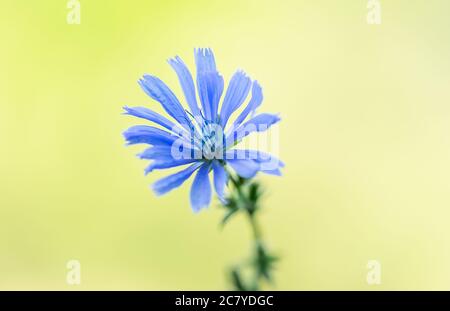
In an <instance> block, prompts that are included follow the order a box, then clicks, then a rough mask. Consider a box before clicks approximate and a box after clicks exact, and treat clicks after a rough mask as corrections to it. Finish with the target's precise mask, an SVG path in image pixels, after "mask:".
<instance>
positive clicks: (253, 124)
mask: <svg viewBox="0 0 450 311" xmlns="http://www.w3.org/2000/svg"><path fill="white" fill-rule="evenodd" d="M280 120H281V118H280V117H279V116H278V115H275V114H270V113H261V114H259V115H257V116H255V117H253V118H252V119H250V120H248V121H247V122H245V123H244V124H242V125H240V126H239V127H238V128H237V129H236V130H233V131H232V132H231V133H229V134H228V135H227V140H226V146H227V147H231V146H233V145H234V144H235V143H236V142H239V141H240V140H241V139H243V138H244V137H246V136H248V135H249V134H251V133H253V132H263V131H266V130H267V129H269V127H271V126H272V125H273V124H275V123H277V122H278V121H280Z"/></svg>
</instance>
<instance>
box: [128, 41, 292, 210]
mask: <svg viewBox="0 0 450 311" xmlns="http://www.w3.org/2000/svg"><path fill="white" fill-rule="evenodd" d="M194 54H195V63H196V67H197V79H196V86H195V84H194V80H193V78H192V75H191V73H190V71H189V69H188V68H187V66H186V65H185V63H184V62H183V61H182V60H181V58H179V57H178V56H177V57H175V58H173V59H170V60H169V64H170V65H171V66H172V68H173V69H174V70H175V72H176V74H177V76H178V79H179V82H180V85H181V88H182V90H183V93H184V97H185V100H186V103H187V105H188V106H189V110H188V109H184V108H183V106H182V105H181V103H180V101H179V100H178V99H177V97H176V96H175V94H174V93H173V92H172V91H171V90H170V89H169V88H168V87H167V85H166V84H164V82H162V81H161V80H160V79H158V78H157V77H155V76H151V75H144V76H143V77H142V79H141V80H139V85H140V86H141V88H142V89H143V90H144V92H145V93H147V95H149V96H150V97H151V98H153V99H154V100H156V101H158V102H159V103H160V104H161V105H162V107H163V108H164V110H165V111H166V112H167V113H168V114H169V115H170V117H171V118H172V119H173V120H169V119H167V118H166V117H164V116H162V115H160V114H158V113H156V112H154V111H152V110H150V109H148V108H144V107H132V108H131V107H124V109H125V113H126V114H128V115H132V116H135V117H138V118H142V119H146V120H148V121H150V122H152V123H153V124H155V125H157V127H155V126H151V125H137V126H133V127H131V128H129V129H128V130H126V131H125V132H124V137H125V139H126V141H127V142H128V144H130V145H131V144H147V145H150V147H149V148H148V149H146V150H144V151H143V152H142V153H141V154H139V157H140V158H141V159H146V160H151V161H152V162H151V163H150V165H149V166H148V167H147V168H146V169H145V173H146V174H148V173H150V172H151V171H153V170H155V169H167V168H172V167H179V166H184V168H183V169H182V170H181V171H179V172H177V173H175V174H172V175H169V176H167V177H165V178H162V179H160V180H158V181H157V182H156V183H155V184H154V185H153V190H154V191H155V193H156V194H158V195H162V194H165V193H167V192H169V191H170V190H172V189H174V188H177V187H179V186H181V185H182V184H183V183H184V182H185V181H186V180H187V179H188V178H189V177H190V176H191V175H193V174H194V172H196V175H195V178H194V181H193V184H192V188H191V193H190V201H191V206H192V209H193V210H194V211H195V212H197V211H199V210H200V209H202V208H204V207H208V206H209V204H210V203H211V198H212V187H211V183H210V180H209V173H210V172H211V171H212V172H213V184H214V188H215V192H216V193H217V196H218V197H219V199H220V200H221V201H223V202H224V201H225V190H226V186H227V182H228V173H227V171H226V168H231V169H232V170H233V171H234V172H235V173H236V174H237V175H239V176H241V177H243V178H252V177H254V176H255V175H256V174H257V172H259V171H261V172H264V173H267V174H273V175H281V171H280V168H281V167H283V166H284V164H283V163H282V162H281V161H279V160H278V159H277V158H275V157H274V156H271V155H269V154H267V153H264V152H261V151H256V150H248V149H243V150H241V149H235V148H234V147H235V146H236V145H237V144H238V143H239V142H240V141H241V140H242V139H243V138H244V137H246V136H247V135H249V134H251V133H252V132H261V131H265V130H267V129H268V128H269V127H270V126H271V125H273V124H275V123H277V122H278V121H279V120H280V118H279V116H278V115H274V114H267V113H262V114H258V115H255V111H256V109H257V108H258V107H259V106H260V105H261V103H262V100H263V95H262V89H261V87H260V85H259V84H258V82H257V81H253V82H252V81H251V80H250V78H249V77H248V76H247V75H246V74H245V73H244V72H242V71H237V72H236V73H235V74H234V75H233V77H232V78H231V80H230V83H229V85H228V88H227V90H226V92H225V95H224V97H223V100H222V103H221V105H220V110H219V103H220V101H221V98H222V94H223V91H224V80H223V77H222V76H221V75H220V74H219V72H218V71H217V69H216V62H215V59H214V55H213V53H212V51H211V50H210V49H196V50H195V52H194ZM196 88H197V93H198V99H199V103H200V105H198V101H197V93H196ZM250 91H251V98H250V100H249V102H248V103H247V105H246V106H245V107H244V109H242V111H241V112H240V113H239V114H238V116H237V117H236V118H235V119H234V121H233V122H232V123H231V124H230V122H229V121H230V117H231V116H232V114H233V113H235V112H236V111H237V110H238V108H240V107H241V106H242V105H243V103H244V101H245V100H246V98H247V96H248V94H249V93H250Z"/></svg>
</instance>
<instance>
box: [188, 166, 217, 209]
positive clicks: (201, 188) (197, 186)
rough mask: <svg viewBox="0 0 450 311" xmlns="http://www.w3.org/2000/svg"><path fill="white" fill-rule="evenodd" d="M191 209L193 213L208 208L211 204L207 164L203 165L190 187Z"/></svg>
mask: <svg viewBox="0 0 450 311" xmlns="http://www.w3.org/2000/svg"><path fill="white" fill-rule="evenodd" d="M190 197H191V207H192V210H193V211H194V212H198V211H200V210H201V209H202V208H204V207H208V206H209V204H210V203H211V197H212V191H211V184H210V183H209V164H207V163H205V164H203V166H202V167H201V168H200V169H199V170H198V173H197V175H196V176H195V179H194V182H193V183H192V187H191V196H190Z"/></svg>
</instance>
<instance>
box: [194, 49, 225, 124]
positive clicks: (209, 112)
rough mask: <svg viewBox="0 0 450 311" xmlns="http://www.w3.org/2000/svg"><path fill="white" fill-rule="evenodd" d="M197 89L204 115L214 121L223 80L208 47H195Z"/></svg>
mask: <svg viewBox="0 0 450 311" xmlns="http://www.w3.org/2000/svg"><path fill="white" fill-rule="evenodd" d="M194 54H195V63H196V66H197V89H198V95H199V98H200V102H201V104H202V109H203V113H204V117H205V118H206V119H207V120H209V121H215V119H216V116H217V111H218V107H219V101H220V97H221V96H222V93H223V87H224V81H223V78H222V76H221V75H220V74H219V72H218V71H217V68H216V61H215V59H214V54H213V52H212V51H211V50H210V49H196V50H195V52H194Z"/></svg>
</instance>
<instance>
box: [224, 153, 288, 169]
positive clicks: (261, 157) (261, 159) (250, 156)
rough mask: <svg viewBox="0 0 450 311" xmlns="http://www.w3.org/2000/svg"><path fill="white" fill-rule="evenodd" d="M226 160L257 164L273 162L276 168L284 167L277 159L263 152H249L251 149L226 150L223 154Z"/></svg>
mask: <svg viewBox="0 0 450 311" xmlns="http://www.w3.org/2000/svg"><path fill="white" fill-rule="evenodd" d="M225 157H226V159H246V160H254V161H256V162H258V163H260V164H261V163H267V162H273V163H274V164H276V167H277V168H282V167H284V163H283V162H282V161H281V160H279V159H278V158H277V157H275V156H273V155H271V154H269V153H266V152H263V151H259V150H251V149H231V150H227V151H226V153H225Z"/></svg>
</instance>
